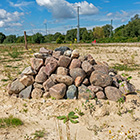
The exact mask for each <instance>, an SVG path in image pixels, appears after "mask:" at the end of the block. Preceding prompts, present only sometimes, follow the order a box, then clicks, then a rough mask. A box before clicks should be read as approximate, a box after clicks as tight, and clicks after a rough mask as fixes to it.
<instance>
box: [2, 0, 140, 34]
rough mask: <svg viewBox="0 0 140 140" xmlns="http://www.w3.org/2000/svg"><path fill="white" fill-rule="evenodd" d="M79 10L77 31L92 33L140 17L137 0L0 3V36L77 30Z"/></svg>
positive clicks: (7, 0) (14, 0)
mask: <svg viewBox="0 0 140 140" xmlns="http://www.w3.org/2000/svg"><path fill="white" fill-rule="evenodd" d="M77 6H80V27H86V28H87V29H92V28H93V27H96V26H103V25H105V24H110V21H111V19H112V20H113V27H114V28H116V27H119V26H120V25H123V24H127V23H128V21H129V20H130V18H131V17H133V16H134V15H135V14H139V15H140V1H139V0H85V1H81V0H76V1H74V0H1V2H0V32H3V33H4V34H6V35H10V34H15V35H17V36H19V35H23V32H24V30H25V31H26V32H27V34H28V35H32V34H35V33H37V32H39V33H42V34H43V35H45V34H46V30H45V24H46V25H47V33H48V34H49V33H52V34H54V33H55V32H61V33H64V34H65V33H66V31H67V30H69V29H72V28H76V26H77V11H76V7H77Z"/></svg>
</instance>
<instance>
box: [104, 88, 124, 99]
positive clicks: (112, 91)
mask: <svg viewBox="0 0 140 140" xmlns="http://www.w3.org/2000/svg"><path fill="white" fill-rule="evenodd" d="M105 94H106V97H107V98H108V99H109V100H112V101H118V100H119V99H120V98H121V97H122V93H121V91H120V90H119V89H117V88H116V87H111V86H108V87H106V88H105Z"/></svg>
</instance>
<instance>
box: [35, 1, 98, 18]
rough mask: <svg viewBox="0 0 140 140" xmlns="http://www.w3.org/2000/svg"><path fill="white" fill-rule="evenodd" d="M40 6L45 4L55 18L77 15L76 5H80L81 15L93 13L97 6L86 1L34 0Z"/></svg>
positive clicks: (96, 11)
mask: <svg viewBox="0 0 140 140" xmlns="http://www.w3.org/2000/svg"><path fill="white" fill-rule="evenodd" d="M36 2H37V4H38V5H40V6H45V7H46V8H47V9H48V11H49V12H52V15H53V16H54V17H55V18H74V17H76V15H77V11H76V10H77V6H80V14H81V15H94V14H97V13H98V11H99V10H98V8H97V7H95V6H94V5H93V4H92V3H88V2H87V1H83V2H78V3H69V2H68V1H66V0H36Z"/></svg>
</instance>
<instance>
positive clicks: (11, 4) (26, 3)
mask: <svg viewBox="0 0 140 140" xmlns="http://www.w3.org/2000/svg"><path fill="white" fill-rule="evenodd" d="M33 3H34V2H33V1H30V2H26V1H22V2H21V3H13V2H11V1H9V4H10V6H12V7H15V8H19V9H20V10H22V11H23V7H27V6H28V5H31V4H33Z"/></svg>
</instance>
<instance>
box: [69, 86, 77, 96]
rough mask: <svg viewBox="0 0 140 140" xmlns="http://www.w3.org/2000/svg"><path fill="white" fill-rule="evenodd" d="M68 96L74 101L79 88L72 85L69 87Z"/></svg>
mask: <svg viewBox="0 0 140 140" xmlns="http://www.w3.org/2000/svg"><path fill="white" fill-rule="evenodd" d="M66 96H67V99H74V98H75V97H76V96H77V88H76V86H75V85H71V86H69V87H68V90H67V92H66Z"/></svg>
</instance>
